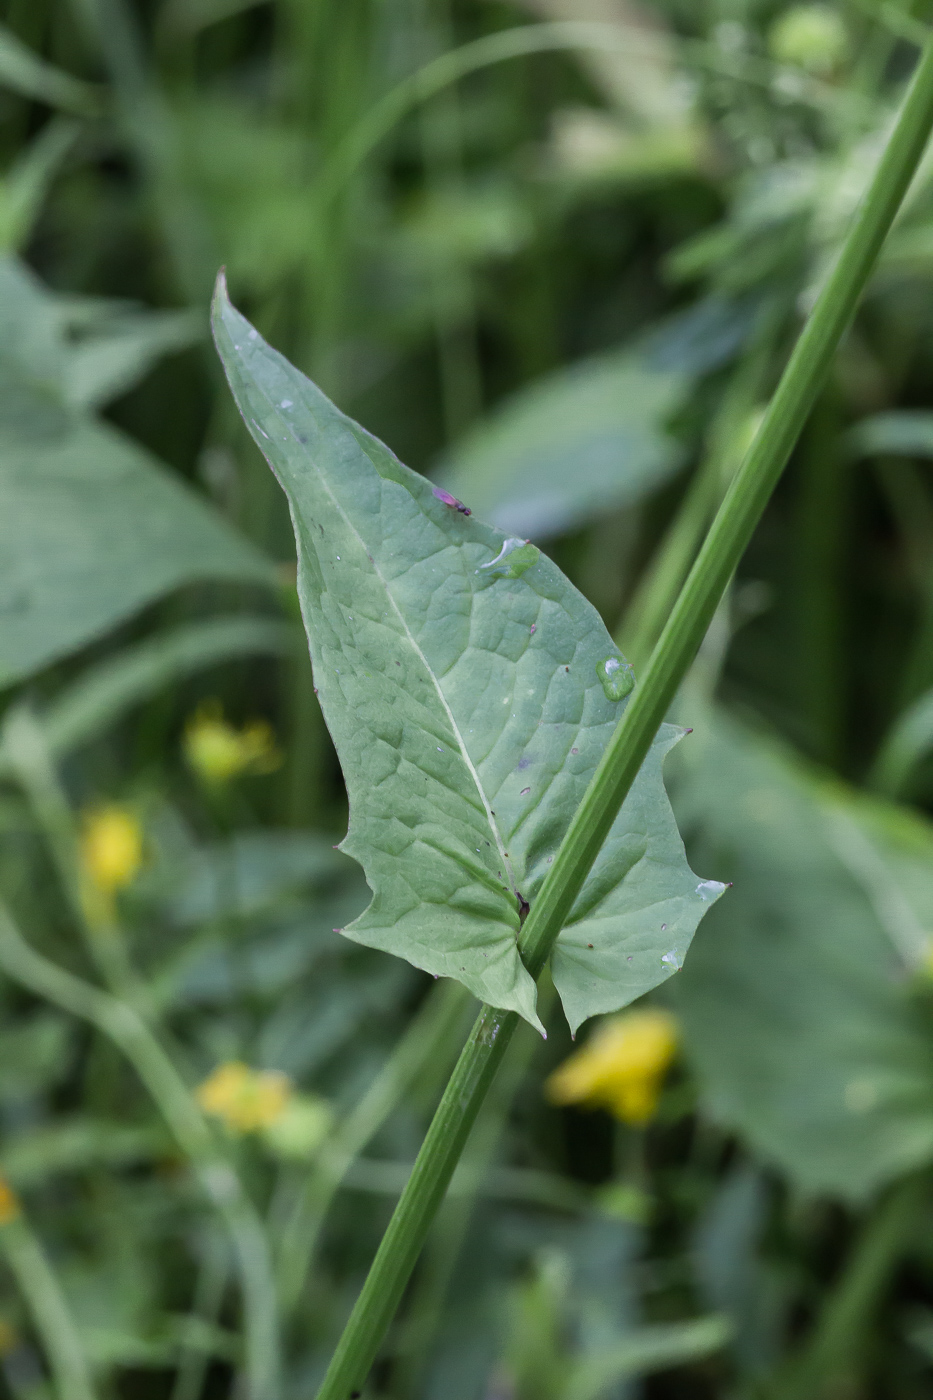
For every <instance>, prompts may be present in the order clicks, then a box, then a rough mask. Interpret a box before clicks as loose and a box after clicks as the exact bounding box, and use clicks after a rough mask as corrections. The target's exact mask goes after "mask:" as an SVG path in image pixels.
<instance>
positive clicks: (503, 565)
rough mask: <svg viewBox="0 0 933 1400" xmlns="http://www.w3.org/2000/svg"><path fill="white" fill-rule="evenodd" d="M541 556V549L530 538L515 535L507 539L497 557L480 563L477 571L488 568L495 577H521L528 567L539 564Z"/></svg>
mask: <svg viewBox="0 0 933 1400" xmlns="http://www.w3.org/2000/svg"><path fill="white" fill-rule="evenodd" d="M540 557H541V551H540V549H539V548H538V546H537V545H534V544H532V543H531V541H530V540H520V539H518V538H517V537H513V538H510V539H507V540H506V541H505V544H504V545H503V546H502V548H501V549H500V550H499V553H498V554H497V555H496V557H495V559H490V561H489V563H488V564H480V566H479V569H477V570H476V572H477V573H479V572H480V571H481V570H482V569H488V570H489V571H490V572H491V573H492V575H493V577H494V578H520V577H521V575H522V574H523V573H524V572H525V570H526V569H530V568H531V566H532V565H533V564H537V562H538V560H539V559H540Z"/></svg>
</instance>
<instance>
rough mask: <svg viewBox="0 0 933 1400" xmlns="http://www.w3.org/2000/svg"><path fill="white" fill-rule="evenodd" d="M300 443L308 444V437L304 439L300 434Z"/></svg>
mask: <svg viewBox="0 0 933 1400" xmlns="http://www.w3.org/2000/svg"><path fill="white" fill-rule="evenodd" d="M298 441H299V442H304V443H306V442H307V441H308V439H307V438H306V437H302V436H301V433H299V434H298Z"/></svg>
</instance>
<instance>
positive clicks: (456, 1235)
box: [392, 978, 554, 1400]
mask: <svg viewBox="0 0 933 1400" xmlns="http://www.w3.org/2000/svg"><path fill="white" fill-rule="evenodd" d="M553 1000H554V986H553V983H552V982H551V980H550V978H548V979H546V985H545V986H543V987H542V989H541V991H540V993H539V996H538V1010H539V1014H540V1016H541V1018H542V1020H544V1019H546V1017H547V1013H548V1011H549V1010H550V1007H551V1004H552V1003H553ZM517 1036H518V1041H517V1044H516V1046H515V1049H514V1050H513V1051H512V1054H511V1055H510V1056H509V1058H508V1061H507V1063H506V1065H505V1067H504V1069H503V1071H502V1073H501V1074H500V1075H499V1077H498V1078H497V1079H496V1081H495V1084H494V1086H493V1089H492V1091H491V1093H490V1094H489V1097H488V1098H487V1099H486V1102H485V1104H484V1105H483V1109H482V1112H481V1113H480V1116H479V1121H478V1122H477V1124H476V1131H475V1133H474V1135H473V1140H472V1142H471V1144H470V1147H469V1148H468V1153H467V1155H466V1156H465V1157H464V1160H463V1162H462V1163H461V1164H460V1168H459V1171H458V1181H459V1177H460V1175H461V1174H463V1175H465V1176H467V1179H468V1180H467V1187H466V1189H465V1190H464V1191H463V1193H462V1194H459V1195H457V1194H454V1193H453V1192H451V1194H450V1195H449V1196H448V1198H447V1200H446V1201H445V1202H444V1209H443V1210H442V1211H441V1213H440V1215H439V1217H438V1220H437V1223H436V1225H435V1228H434V1230H433V1232H432V1235H431V1240H430V1241H429V1244H428V1248H427V1250H426V1252H425V1257H424V1258H423V1259H422V1261H421V1265H420V1268H419V1274H418V1277H417V1279H416V1282H415V1285H414V1295H413V1297H412V1300H411V1308H410V1313H409V1318H408V1321H407V1324H406V1329H405V1340H404V1343H403V1346H402V1347H401V1351H402V1355H401V1357H400V1361H399V1367H398V1370H399V1374H398V1375H395V1374H393V1378H392V1379H393V1393H394V1394H397V1395H398V1396H399V1398H400V1400H407V1397H408V1396H411V1395H420V1394H421V1393H422V1390H423V1378H424V1368H425V1365H426V1363H427V1360H428V1357H427V1355H426V1353H427V1352H428V1350H429V1348H430V1346H431V1342H432V1340H433V1338H434V1336H435V1335H436V1333H437V1331H438V1328H439V1326H440V1323H441V1319H442V1317H443V1313H444V1304H445V1302H446V1299H447V1294H448V1292H449V1290H450V1285H451V1282H452V1279H453V1277H454V1271H455V1269H456V1266H457V1259H458V1258H459V1256H460V1254H461V1252H462V1250H463V1246H464V1243H465V1241H466V1237H467V1232H468V1230H469V1226H470V1221H471V1219H472V1216H473V1211H474V1209H475V1206H476V1199H477V1196H478V1195H479V1192H480V1188H481V1187H482V1185H483V1181H484V1179H485V1178H486V1176H487V1175H488V1172H489V1168H490V1166H491V1165H492V1161H493V1158H494V1155H495V1151H496V1148H497V1146H498V1143H499V1140H500V1138H501V1137H502V1129H503V1126H504V1124H505V1121H506V1118H507V1116H508V1113H509V1110H510V1109H511V1106H512V1103H513V1101H514V1099H515V1096H516V1094H517V1093H518V1091H519V1089H520V1088H521V1086H522V1084H523V1083H524V1082H525V1077H526V1075H527V1073H528V1069H529V1066H530V1065H531V1062H532V1059H533V1058H534V1055H535V1052H536V1051H537V1049H538V1048H539V1046H540V1044H541V1041H540V1040H539V1038H538V1037H537V1036H536V1035H535V1034H534V1032H533V1031H532V1029H531V1027H530V1026H529V1025H527V1024H522V1023H519V1026H518V1031H517Z"/></svg>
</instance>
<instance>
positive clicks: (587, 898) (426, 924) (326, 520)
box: [214, 285, 718, 1026]
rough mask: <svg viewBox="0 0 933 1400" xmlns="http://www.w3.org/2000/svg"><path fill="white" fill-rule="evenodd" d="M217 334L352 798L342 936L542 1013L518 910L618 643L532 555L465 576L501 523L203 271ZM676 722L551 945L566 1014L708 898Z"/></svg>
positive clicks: (672, 958) (600, 708) (599, 711)
mask: <svg viewBox="0 0 933 1400" xmlns="http://www.w3.org/2000/svg"><path fill="white" fill-rule="evenodd" d="M214 324H215V337H216V340H217V344H218V349H219V351H220V354H221V358H222V359H223V361H224V364H225V367H226V370H227V374H228V378H229V379H230V383H231V387H232V389H233V392H234V395H235V397H236V399H237V402H238V404H239V407H240V409H241V412H242V413H243V416H244V418H245V420H246V422H247V424H248V426H249V428H250V431H251V432H252V435H253V437H254V439H255V441H256V442H257V444H258V445H259V447H260V449H261V450H262V451H263V453H264V455H265V456H266V459H267V461H268V462H269V464H270V466H271V467H272V469H273V471H274V472H275V473H276V475H277V477H278V479H279V481H280V482H281V484H282V486H283V488H284V489H285V491H286V494H287V496H288V499H289V503H290V507H291V512H292V519H293V523H294V527H295V534H296V539H297V543H298V559H299V593H300V598H301V604H302V610H303V614H304V618H305V625H306V628H307V632H308V636H309V641H310V648H311V657H312V662H313V666H314V673H315V684H316V686H317V688H318V693H319V698H320V701H321V705H322V709H323V711H324V716H325V719H326V720H327V723H328V726H329V728H330V730H331V733H332V735H333V738H334V741H335V744H336V747H337V751H338V754H339V756H340V760H341V763H342V765H343V771H344V777H345V780H346V784H347V792H348V796H349V801H350V824H349V832H348V835H347V837H346V840H345V841H344V842H343V845H342V849H343V850H345V851H346V852H347V853H348V854H350V855H352V856H353V857H354V858H355V859H356V860H358V861H359V862H360V864H361V865H362V866H363V868H364V870H365V873H366V878H367V881H368V882H369V885H370V888H371V889H372V891H373V900H372V903H371V904H370V906H369V908H368V909H367V910H366V911H365V913H364V914H362V915H361V916H360V918H358V919H357V920H356V921H355V922H354V923H353V924H351V925H350V926H349V927H348V928H347V929H346V930H344V931H345V932H346V934H347V935H348V936H349V937H351V938H354V939H357V940H358V941H360V942H362V943H366V944H369V945H370V946H373V947H377V948H382V949H385V950H386V951H388V952H392V953H395V954H397V955H399V956H402V957H405V958H407V959H408V960H409V961H410V962H412V963H414V964H415V965H416V966H418V967H421V968H424V969H425V970H427V971H428V972H431V973H433V974H434V975H435V976H447V977H454V978H456V979H458V980H459V981H460V982H462V983H464V985H465V986H467V987H468V988H469V989H470V991H472V992H473V993H474V994H475V995H477V996H478V997H480V998H482V999H483V1000H484V1001H486V1002H489V1003H491V1004H493V1005H495V1006H499V1007H506V1008H510V1009H514V1010H516V1011H519V1012H520V1013H521V1014H522V1015H523V1016H525V1017H526V1018H527V1019H528V1020H529V1021H531V1022H532V1023H533V1024H538V1021H537V1016H536V1012H535V987H534V983H533V981H532V979H531V977H530V976H529V974H528V972H527V971H526V969H525V967H524V966H523V964H522V961H521V958H520V957H519V954H518V948H517V938H518V934H519V931H520V927H521V918H522V911H523V909H524V907H525V904H526V902H531V901H532V900H533V899H534V896H535V894H536V892H537V890H538V889H539V888H540V885H541V882H542V880H543V879H544V876H545V874H546V872H547V868H548V865H549V863H550V861H551V860H552V859H553V856H554V853H555V852H556V850H557V847H558V845H559V844H560V840H561V838H562V836H563V834H564V832H565V831H566V828H567V825H568V823H569V821H570V818H571V816H572V814H573V812H574V810H575V809H576V807H577V805H578V804H579V801H580V799H581V797H582V796H583V793H584V791H585V788H586V786H587V784H588V782H589V780H590V778H591V776H592V774H593V772H594V770H595V767H596V765H597V763H598V761H599V758H600V756H601V754H602V752H603V750H604V748H605V745H606V743H607V741H608V739H609V736H610V735H611V733H612V731H613V729H614V727H615V724H616V722H617V720H618V718H619V715H620V713H621V708H622V704H620V703H619V702H617V701H612V700H610V699H608V698H607V696H606V695H605V694H604V692H603V688H602V685H601V684H600V680H599V677H598V675H597V664H598V663H599V662H600V661H604V660H605V659H606V657H607V656H610V655H612V656H619V653H618V650H617V648H615V646H614V645H613V643H612V641H611V639H610V637H609V635H608V633H607V632H606V630H605V627H604V626H603V623H602V622H601V620H600V618H599V617H598V615H597V613H596V612H595V610H594V609H593V608H592V607H591V606H590V604H589V603H588V602H587V601H586V599H585V598H583V596H582V595H581V594H580V593H579V592H578V591H577V590H576V589H575V588H574V587H573V586H572V585H571V584H570V583H569V581H568V580H567V579H566V578H565V577H564V576H563V574H561V572H560V570H559V569H557V568H556V566H555V565H554V564H552V563H551V561H550V560H548V559H547V558H546V557H545V556H544V555H541V556H540V558H539V559H538V560H537V562H535V563H534V564H533V565H532V566H531V567H529V568H527V569H526V570H525V571H524V572H523V573H522V574H521V576H520V577H519V578H515V579H507V578H501V577H495V576H490V574H489V573H488V572H486V571H484V569H483V566H484V565H486V564H488V563H489V561H490V560H492V559H494V558H495V557H496V556H497V555H498V554H499V552H500V550H501V549H502V545H503V538H504V537H503V535H502V534H501V533H500V532H499V531H497V530H494V529H492V528H491V527H489V526H487V525H484V524H483V523H482V522H480V521H478V520H476V518H475V517H467V516H466V515H464V514H463V513H462V512H461V511H458V510H457V509H456V508H455V507H452V506H450V505H447V504H445V503H444V501H442V500H439V499H438V498H436V497H435V496H434V494H433V492H432V489H431V485H430V483H429V482H428V481H426V480H425V478H423V477H421V476H419V475H418V474H417V473H415V472H412V471H410V470H409V469H408V468H407V467H404V466H403V465H402V464H401V463H400V462H399V461H398V460H397V458H395V457H394V455H393V454H392V453H391V452H390V451H389V450H388V448H386V447H385V446H383V444H382V443H380V442H379V441H378V440H377V439H375V438H373V437H372V436H370V435H369V434H368V433H366V432H365V431H364V430H363V429H362V428H360V427H359V426H358V425H357V424H355V423H354V422H353V421H352V420H351V419H349V418H347V417H346V416H345V415H344V414H342V413H341V412H339V410H338V409H336V408H335V406H334V405H333V404H331V403H330V402H329V400H328V399H326V398H325V396H324V395H323V394H322V393H321V392H320V390H319V389H317V388H316V386H315V385H313V384H312V383H311V382H310V381H309V380H307V379H306V378H305V377H304V376H303V375H301V374H300V373H299V372H298V371H297V370H296V369H294V368H293V367H292V366H291V365H290V364H289V363H288V361H287V360H285V359H284V358H283V357H282V356H281V355H279V354H277V352H275V351H273V350H272V349H270V347H269V346H267V345H266V344H265V343H264V342H263V341H262V340H261V338H260V337H259V335H258V333H257V332H256V331H255V330H253V328H252V327H251V326H250V325H249V323H248V322H247V321H246V320H245V319H244V318H243V317H242V316H240V315H239V313H238V312H236V311H235V310H234V308H233V307H232V306H231V305H230V303H229V301H228V300H227V298H226V291H225V288H224V287H223V286H222V285H221V286H220V287H219V289H218V295H217V298H216V303H215V315H214ZM622 703H623V704H624V702H622ZM679 734H680V731H677V730H674V729H671V728H670V727H665V729H663V730H662V732H661V733H660V734H659V736H658V739H657V740H656V743H655V747H654V749H653V750H652V756H651V758H650V759H649V761H648V762H647V763H646V765H645V768H644V769H643V771H642V773H641V774H640V775H639V778H638V779H637V781H636V783H635V785H634V787H633V790H632V792H631V794H630V796H629V798H628V800H627V802H626V804H625V806H624V807H623V810H622V812H621V813H620V815H619V818H618V819H617V821H616V824H615V826H614V827H613V830H612V832H611V834H610V838H609V840H608V841H607V843H606V846H605V848H604V850H603V852H602V854H601V855H600V858H599V860H598V861H597V864H596V866H595V868H594V870H593V872H592V873H591V876H590V878H589V880H588V881H587V884H586V886H585V888H584V890H583V892H582V894H581V896H580V898H579V900H578V901H577V905H576V907H575V909H574V911H573V914H572V916H571V920H570V923H569V924H568V927H567V928H566V929H565V931H564V934H563V935H562V939H561V942H560V944H559V945H558V947H559V952H558V955H557V956H556V958H555V962H554V974H555V981H556V982H557V986H558V991H559V992H560V994H561V997H562V998H563V1001H564V1004H565V1007H566V1008H567V1010H568V1014H569V1016H570V1019H571V1022H572V1024H573V1025H574V1026H576V1025H577V1024H579V1022H580V1021H582V1020H583V1019H585V1017H587V1016H589V1015H592V1014H593V1013H594V1012H595V1011H603V1010H610V1009H615V1008H617V1007H619V1006H622V1005H624V1004H626V1003H627V1002H629V1001H631V1000H632V999H633V998H634V997H635V996H638V995H640V994H641V993H642V992H644V991H646V990H648V988H649V987H651V986H654V985H655V984H656V983H658V982H659V981H662V980H664V978H666V977H667V976H669V975H670V973H671V972H673V971H674V970H675V968H676V966H677V965H679V963H680V961H681V960H682V957H683V954H684V952H685V951H686V946H687V944H688V943H689V939H690V936H691V935H692V932H693V930H694V928H695V927H696V924H697V922H698V921H699V919H700V917H701V916H702V914H703V912H704V911H705V909H706V908H707V907H708V903H709V898H710V893H709V890H705V891H704V890H703V889H702V886H701V884H700V882H698V881H697V877H696V876H695V875H693V874H692V873H691V871H690V870H689V868H688V866H687V864H686V861H685V859H684V854H683V846H682V844H681V842H680V837H679V835H678V833H677V828H676V825H675V823H674V819H673V814H672V813H671V810H670V806H669V803H668V801H667V797H666V794H665V792H664V787H663V784H662V781H661V758H662V756H663V753H664V752H665V751H666V750H667V749H668V748H669V747H670V746H671V744H672V743H674V742H675V741H676V739H677V738H678V737H679ZM717 888H718V887H717ZM698 890H699V892H698Z"/></svg>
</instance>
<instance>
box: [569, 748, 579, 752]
mask: <svg viewBox="0 0 933 1400" xmlns="http://www.w3.org/2000/svg"><path fill="white" fill-rule="evenodd" d="M570 752H571V753H579V752H580V750H579V749H571V750H570Z"/></svg>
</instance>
